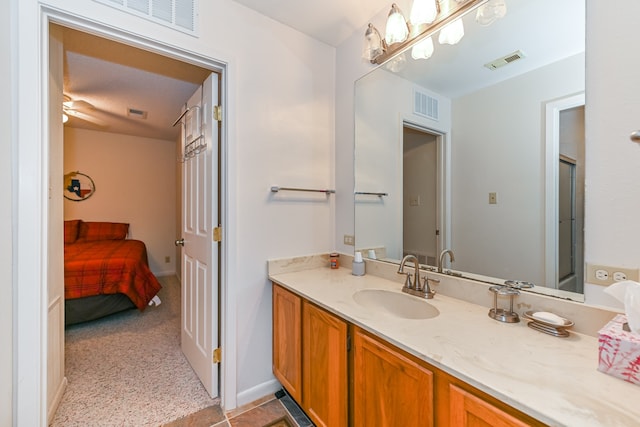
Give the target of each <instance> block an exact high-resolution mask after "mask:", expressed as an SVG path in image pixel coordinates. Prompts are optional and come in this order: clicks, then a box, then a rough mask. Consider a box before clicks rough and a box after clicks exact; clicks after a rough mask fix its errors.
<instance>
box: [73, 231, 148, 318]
mask: <svg viewBox="0 0 640 427" xmlns="http://www.w3.org/2000/svg"><path fill="white" fill-rule="evenodd" d="M160 288H161V286H160V283H159V282H158V280H157V279H156V278H155V276H154V275H153V273H151V270H149V266H148V263H147V249H146V247H145V245H144V243H143V242H141V241H139V240H100V241H93V242H82V243H71V244H66V245H64V296H65V298H66V299H74V298H82V297H87V296H91V295H103V294H116V293H122V294H125V295H127V296H128V297H129V299H131V301H132V302H133V303H134V304H135V306H136V307H138V308H139V309H140V310H144V309H145V307H146V306H147V304H148V303H149V301H151V299H152V298H153V297H154V296H155V295H156V294H157V293H158V291H159V290H160Z"/></svg>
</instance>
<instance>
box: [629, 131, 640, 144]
mask: <svg viewBox="0 0 640 427" xmlns="http://www.w3.org/2000/svg"><path fill="white" fill-rule="evenodd" d="M630 138H631V140H632V141H633V142H640V130H637V131H634V132H631V136H630Z"/></svg>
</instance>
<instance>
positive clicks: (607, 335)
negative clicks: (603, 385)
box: [598, 314, 640, 385]
mask: <svg viewBox="0 0 640 427" xmlns="http://www.w3.org/2000/svg"><path fill="white" fill-rule="evenodd" d="M626 321H627V318H626V316H625V315H623V314H618V315H617V316H616V317H614V318H613V319H612V320H611V321H610V322H609V323H607V324H606V325H605V326H604V328H602V329H600V331H599V332H598V350H599V357H598V370H599V371H600V372H604V373H605V374H609V375H613V376H614V377H618V378H621V379H623V380H625V381H628V382H630V383H633V384H638V385H640V335H636V334H634V333H631V332H627V331H625V330H623V329H622V325H623V324H624V323H626Z"/></svg>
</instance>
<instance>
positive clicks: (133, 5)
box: [94, 0, 198, 35]
mask: <svg viewBox="0 0 640 427" xmlns="http://www.w3.org/2000/svg"><path fill="white" fill-rule="evenodd" d="M94 1H96V2H98V3H102V4H106V5H109V6H112V7H115V8H116V9H120V10H123V11H125V12H129V13H132V14H134V15H137V16H141V17H143V18H147V19H149V20H151V21H153V22H157V23H159V24H162V25H165V26H167V27H170V28H173V29H176V30H180V31H183V32H186V33H189V34H192V35H195V34H196V30H197V28H196V20H197V16H198V13H197V10H198V4H197V2H198V0H94Z"/></svg>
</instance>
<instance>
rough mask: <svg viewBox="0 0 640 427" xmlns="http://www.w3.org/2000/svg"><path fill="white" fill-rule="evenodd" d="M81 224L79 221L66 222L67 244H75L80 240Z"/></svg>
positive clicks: (65, 239) (65, 240)
mask: <svg viewBox="0 0 640 427" xmlns="http://www.w3.org/2000/svg"><path fill="white" fill-rule="evenodd" d="M81 222H82V221H81V220H79V219H70V220H67V221H65V222H64V242H65V243H74V242H75V241H76V240H77V239H78V230H79V228H80V223H81Z"/></svg>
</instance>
